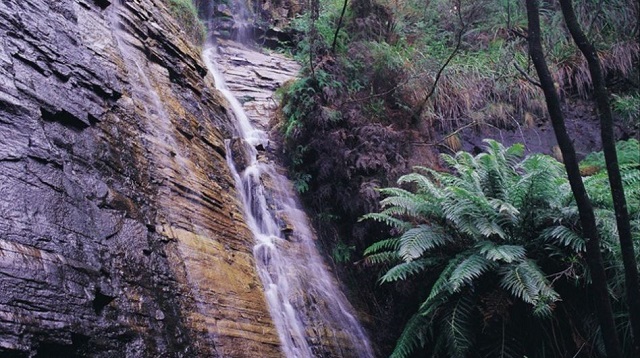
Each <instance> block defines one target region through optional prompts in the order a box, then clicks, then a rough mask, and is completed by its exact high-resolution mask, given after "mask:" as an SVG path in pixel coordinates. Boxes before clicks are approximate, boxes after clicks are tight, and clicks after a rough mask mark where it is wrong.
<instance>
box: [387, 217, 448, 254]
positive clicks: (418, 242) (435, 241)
mask: <svg viewBox="0 0 640 358" xmlns="http://www.w3.org/2000/svg"><path fill="white" fill-rule="evenodd" d="M448 241H451V237H450V236H449V235H447V234H445V232H444V231H443V230H442V228H439V227H434V226H428V225H418V226H417V227H415V228H413V229H410V230H408V231H407V232H405V233H404V234H402V237H400V245H399V247H398V255H400V257H401V258H402V259H403V260H405V261H407V262H408V261H412V260H415V259H417V258H419V257H420V256H422V255H423V254H424V253H425V252H426V251H428V250H431V249H433V248H435V247H438V246H442V245H444V244H445V243H446V242H448Z"/></svg>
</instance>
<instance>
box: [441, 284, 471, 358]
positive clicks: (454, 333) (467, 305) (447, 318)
mask: <svg viewBox="0 0 640 358" xmlns="http://www.w3.org/2000/svg"><path fill="white" fill-rule="evenodd" d="M472 297H473V296H471V295H462V296H461V297H460V298H459V299H457V300H456V301H454V303H453V305H452V306H451V307H450V308H449V309H448V310H447V312H446V314H445V315H444V317H443V322H442V324H443V331H444V332H445V334H446V338H447V347H448V350H449V357H461V358H462V357H466V356H467V353H468V352H469V350H470V349H471V347H473V342H474V338H475V334H474V328H475V325H474V321H475V316H476V315H477V311H476V308H475V304H474V302H473V299H472Z"/></svg>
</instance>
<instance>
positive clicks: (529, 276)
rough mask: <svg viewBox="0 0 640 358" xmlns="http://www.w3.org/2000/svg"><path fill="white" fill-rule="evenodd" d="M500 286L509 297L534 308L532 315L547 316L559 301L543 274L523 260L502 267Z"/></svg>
mask: <svg viewBox="0 0 640 358" xmlns="http://www.w3.org/2000/svg"><path fill="white" fill-rule="evenodd" d="M499 274H500V276H501V277H502V278H501V280H500V286H501V287H502V288H504V289H505V290H507V292H509V293H510V294H511V295H513V296H514V297H516V298H519V299H521V300H522V301H524V302H526V303H529V304H531V305H532V306H534V314H536V315H539V316H548V315H549V314H550V313H551V312H552V304H553V303H554V302H556V301H558V300H559V299H560V295H558V294H557V293H556V292H555V291H554V290H553V288H551V286H550V285H549V283H548V281H547V279H546V278H545V277H544V274H543V273H542V271H541V270H540V268H539V267H538V265H536V264H535V263H534V262H533V261H531V260H525V261H522V262H520V263H517V264H509V265H506V266H504V267H503V268H502V269H501V270H500V272H499Z"/></svg>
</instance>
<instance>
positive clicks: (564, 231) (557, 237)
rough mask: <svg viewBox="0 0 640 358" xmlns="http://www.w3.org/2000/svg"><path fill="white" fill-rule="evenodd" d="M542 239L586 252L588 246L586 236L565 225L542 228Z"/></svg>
mask: <svg viewBox="0 0 640 358" xmlns="http://www.w3.org/2000/svg"><path fill="white" fill-rule="evenodd" d="M540 239H542V240H543V241H544V242H548V243H551V244H554V245H559V246H562V247H569V248H571V250H573V251H575V252H585V250H586V247H587V246H586V242H585V241H584V238H582V237H581V236H580V235H578V234H576V233H575V232H574V231H573V230H571V229H570V228H568V227H566V226H563V225H557V226H552V227H548V228H546V229H544V230H542V232H541V233H540Z"/></svg>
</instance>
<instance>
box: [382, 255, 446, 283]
mask: <svg viewBox="0 0 640 358" xmlns="http://www.w3.org/2000/svg"><path fill="white" fill-rule="evenodd" d="M433 264H434V260H433V259H420V260H415V261H410V262H402V263H399V264H397V265H395V266H393V267H392V268H390V269H389V271H387V273H385V274H384V275H383V276H382V277H381V278H380V283H381V284H382V283H387V282H394V281H398V280H402V281H404V280H406V279H407V278H408V277H409V276H413V275H416V274H418V273H421V272H423V271H424V270H425V268H427V267H430V266H432V265H433Z"/></svg>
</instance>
